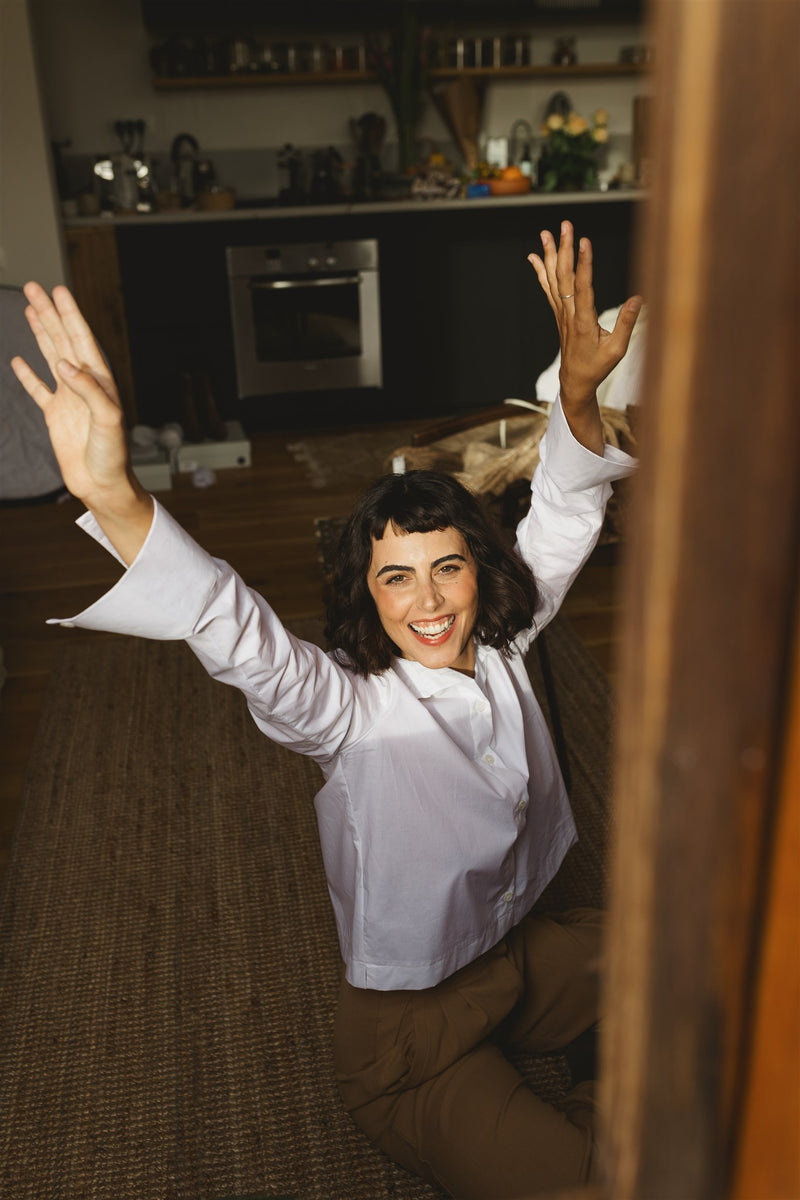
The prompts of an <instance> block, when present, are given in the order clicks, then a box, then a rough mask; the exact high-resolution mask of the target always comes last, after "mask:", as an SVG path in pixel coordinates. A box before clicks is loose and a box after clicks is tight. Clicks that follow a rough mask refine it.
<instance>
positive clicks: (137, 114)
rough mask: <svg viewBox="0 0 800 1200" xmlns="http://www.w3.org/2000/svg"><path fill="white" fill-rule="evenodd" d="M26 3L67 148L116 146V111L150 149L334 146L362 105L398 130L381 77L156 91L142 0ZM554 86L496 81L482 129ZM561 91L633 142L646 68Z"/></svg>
mask: <svg viewBox="0 0 800 1200" xmlns="http://www.w3.org/2000/svg"><path fill="white" fill-rule="evenodd" d="M32 3H33V13H34V28H35V37H36V42H37V46H38V51H39V57H40V61H41V66H42V85H43V90H44V96H45V104H46V107H47V112H48V114H49V119H50V123H51V129H52V134H53V137H55V138H57V139H59V140H64V139H69V140H70V141H71V143H72V146H71V150H72V152H75V153H80V154H89V155H92V154H101V153H108V152H110V151H114V150H116V149H118V146H117V145H116V143H115V138H114V135H113V131H112V123H113V121H114V120H115V119H116V118H122V119H127V118H143V119H144V120H145V122H146V124H147V130H148V133H147V142H146V146H145V148H146V149H149V150H150V152H151V153H155V154H159V155H162V156H163V155H164V154H165V152H166V151H167V150H168V149H169V146H170V143H171V141H172V139H173V138H174V137H175V135H176V134H178V133H181V132H190V133H192V134H193V135H194V136H195V137H196V138H197V139H198V141H199V143H200V146H201V148H202V149H203V151H204V152H206V153H208V154H213V152H214V151H216V150H219V151H229V150H257V149H264V148H275V147H278V146H281V145H282V144H283V143H284V142H292V143H294V144H296V145H299V146H305V147H313V146H325V145H328V144H333V145H338V146H341V145H343V144H347V143H349V142H350V134H349V120H350V118H351V117H357V116H360V115H361V114H362V113H364V112H368V111H374V112H378V113H381V114H383V115H385V116H386V118H387V128H388V130H389V131H390V132H389V133H388V135H387V141H393V140H394V137H393V132H392V131H393V128H394V126H393V122H392V118H391V109H390V107H389V104H388V101H387V99H386V97H385V94H384V92H383V91H382V89H381V88H380V87H379V86H377V85H372V84H362V85H352V84H337V85H330V86H310V87H299V86H288V87H285V88H280V87H274V86H270V87H266V88H263V89H258V88H255V89H244V90H243V89H231V90H225V89H222V90H219V89H215V90H197V91H185V92H176V93H165V92H157V91H155V90H154V88H153V86H152V84H151V78H150V69H149V63H148V51H149V47H150V37H149V35H148V33H147V31H146V30H145V29H144V27H143V25H142V21H141V16H140V8H139V3H138V0H32ZM556 32H557V31H553V30H548V31H543V32H542V33H541V34H539V35H535V36H534V39H533V43H532V48H533V59H534V61H536V62H547V61H549V58H550V54H551V51H552V48H553V44H554V39H555V33H556ZM576 37H577V49H578V54H579V58H580V60H581V61H583V62H593V61H598V60H599V61H612V62H613V61H616V60H617V56H618V50H619V46H620V45H624V44H627V43H631V42H637V41H641V37H642V35H641V31H640V30H639V29H638V28H636V27H635V26H629V27H627V28H623V29H616V30H603V29H588V30H579V31H578V32H577V34H576ZM559 86H560V84H559V82H558V81H554V80H536V81H534V80H530V81H514V82H493V83H492V84H491V85H490V86H489V88H488V91H487V97H486V104H485V112H484V132H485V133H486V134H488V135H491V136H506V135H507V134H508V133H509V131H510V128H511V125H512V123H513V121H514V120H516V119H517V118H518V117H522V118H525V119H527V120H528V121H530V122H531V124H532V125H533V126H534V128H535V129H538V126H539V124H540V122H541V118H542V115H543V113H544V110H545V107H546V104H547V101H548V99H549V97H550V96H551V95H552V94H553V92H554V91H556V90H558V88H559ZM567 90H568V92H569V94H570V97H571V98H572V100H573V103H574V106H575V107H576V109H577V110H578V111H580V112H582V113H583V114H584V115H585V116H589V115H590V114H591V112H592V111H593V110H594V109H595V108H598V107H605V108H607V109H608V110H609V113H610V131H611V134H612V137H621V138H622V139H623V141H624V142H625V145H626V146H629V139H630V132H631V126H632V109H633V98H634V96H636V95H637V94H639V93H640V92H641V91H642V90H643V81H642V80H641V79H638V78H630V79H621V80H614V81H609V80H605V79H588V80H581V81H576V82H574V83H572V84H571V85H570V86H569V88H568V89H567ZM419 134H420V136H421V137H425V136H428V137H432V138H433V139H434V140H436V141H440V142H442V141H447V140H448V134H447V131H446V130H445V128H444V125H443V123H442V121H441V119H440V117H439V115H438V113H437V112H436V111H435V109H434V108H433V105H428V108H427V110H426V112H425V114H424V116H423V119H422V121H421V124H420V127H419ZM229 182H235V181H229Z"/></svg>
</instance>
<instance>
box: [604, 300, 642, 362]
mask: <svg viewBox="0 0 800 1200" xmlns="http://www.w3.org/2000/svg"><path fill="white" fill-rule="evenodd" d="M643 304H644V300H643V299H642V297H641V296H631V297H630V299H629V300H626V301H625V303H624V304H623V306H622V308H621V309H620V310H619V312H618V313H617V319H616V321H615V322H614V328H613V329H612V331H611V334H610V335H609V343H610V345H611V346H612V347H613V350H614V354H615V356H616V358H617V361H620V360H621V359H622V358H624V357H625V354H626V352H627V349H628V346H629V345H630V340H631V334H632V333H633V328H634V326H635V324H636V320H637V318H638V316H639V313H640V312H641V310H642V305H643Z"/></svg>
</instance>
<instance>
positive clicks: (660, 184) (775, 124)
mask: <svg viewBox="0 0 800 1200" xmlns="http://www.w3.org/2000/svg"><path fill="white" fill-rule="evenodd" d="M651 15H652V21H653V30H652V36H653V43H654V46H655V50H656V69H655V78H654V92H655V96H654V104H653V109H652V120H653V125H652V129H651V137H652V139H653V141H652V148H653V175H652V180H653V190H652V199H651V201H650V203H649V205H648V211H647V214H646V218H645V220H644V222H643V227H642V229H641V231H640V254H639V270H640V279H639V280H638V281H636V284H635V286H636V287H637V290H640V291H641V292H642V293H643V294H644V295H645V297H646V299H647V301H648V364H647V368H646V382H645V387H644V395H645V397H646V400H645V402H644V404H643V411H642V418H641V419H642V428H641V468H640V474H639V478H638V483H637V489H636V493H635V499H634V501H633V503H632V509H633V510H634V514H635V516H634V527H633V529H632V532H631V539H630V546H629V549H628V558H627V563H626V571H625V576H626V578H625V604H624V610H625V621H626V627H625V630H624V632H623V639H622V640H623V650H622V656H621V662H620V687H621V692H620V706H619V717H618V744H617V759H616V762H617V768H616V786H615V811H616V816H617V828H616V834H615V837H616V843H615V847H614V869H613V880H612V897H611V931H610V937H609V946H608V957H609V972H608V992H607V1008H608V1016H607V1025H606V1032H605V1036H604V1043H603V1050H604V1058H603V1063H604V1066H603V1079H602V1088H601V1091H602V1096H603V1101H604V1106H603V1110H604V1112H605V1114H606V1118H605V1119H606V1128H605V1150H606V1179H605V1183H604V1186H603V1187H602V1188H600V1190H599V1191H598V1192H597V1195H598V1196H602V1197H604V1198H605V1200H722V1198H730V1200H793V1198H797V1197H800V1149H799V1148H798V1137H799V1136H800V1044H798V1029H800V981H799V979H798V971H800V953H799V952H798V945H799V944H800V940H799V934H800V930H798V920H799V919H800V918H799V915H798V914H799V913H800V895H799V894H798V882H797V881H798V875H799V874H800V863H799V862H798V857H797V854H796V845H797V839H798V832H797V830H798V804H800V779H798V775H799V774H800V767H799V766H798V758H799V757H800V748H798V736H799V735H798V720H800V710H799V709H798V704H799V703H800V702H798V700H797V691H798V689H799V688H800V682H798V681H799V680H800V658H799V657H798V647H799V646H800V624H799V622H798V607H797V600H798V594H799V588H798V546H800V435H799V432H798V431H799V430H800V420H798V409H800V403H799V402H798V395H797V391H798V380H800V372H799V371H798V366H799V365H800V360H799V359H798V344H800V330H798V316H799V315H800V290H799V289H798V277H799V276H800V270H799V268H800V255H799V254H798V211H799V209H798V196H800V171H799V169H800V134H799V132H798V129H799V126H798V121H799V120H800V104H799V103H798V100H799V99H800V97H799V96H798V92H797V76H798V72H797V66H798V48H799V47H800V4H799V3H797V0H735V2H733V0H660V2H658V3H656V4H655V5H654V7H653V11H652V14H651ZM793 689H794V697H795V698H794V700H793V699H792V695H793ZM793 705H794V707H793Z"/></svg>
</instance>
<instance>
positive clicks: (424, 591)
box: [419, 579, 442, 612]
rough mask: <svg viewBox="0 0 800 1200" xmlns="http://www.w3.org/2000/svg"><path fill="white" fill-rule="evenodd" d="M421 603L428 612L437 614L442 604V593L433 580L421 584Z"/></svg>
mask: <svg viewBox="0 0 800 1200" xmlns="http://www.w3.org/2000/svg"><path fill="white" fill-rule="evenodd" d="M419 603H420V606H421V607H422V608H424V609H425V611H426V612H435V611H436V609H437V608H438V607H439V605H440V604H441V603H442V593H441V592H440V591H439V589H438V588H437V586H436V584H435V583H434V581H433V580H432V579H431V580H429V581H428V582H425V583H421V584H420V598H419Z"/></svg>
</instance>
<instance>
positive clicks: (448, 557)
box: [375, 554, 467, 579]
mask: <svg viewBox="0 0 800 1200" xmlns="http://www.w3.org/2000/svg"><path fill="white" fill-rule="evenodd" d="M454 558H457V559H458V560H459V562H463V563H465V562H466V561H467V560H466V558H465V557H464V555H463V554H443V555H442V557H441V558H435V559H434V560H433V562H432V563H431V567H432V568H433V567H440V566H441V565H442V563H445V562H451V561H452V559H454ZM387 571H407V572H408V573H409V574H410V575H415V574H416V569H415V568H414V567H404V566H402V565H401V564H400V563H387V565H386V566H385V567H381V569H380V571H378V573H377V574H376V576H375V578H376V579H380V577H381V575H385V574H386V572H387Z"/></svg>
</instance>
